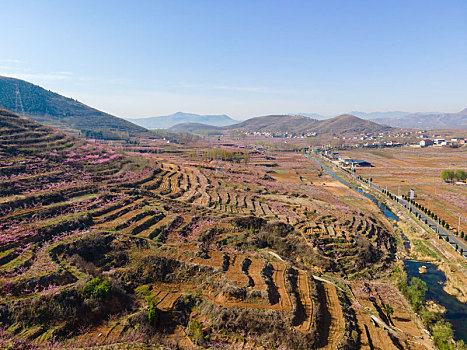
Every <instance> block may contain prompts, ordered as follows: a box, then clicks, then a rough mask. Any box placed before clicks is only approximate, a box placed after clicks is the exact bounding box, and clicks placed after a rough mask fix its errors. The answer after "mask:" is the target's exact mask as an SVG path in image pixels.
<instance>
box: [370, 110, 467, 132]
mask: <svg viewBox="0 0 467 350" xmlns="http://www.w3.org/2000/svg"><path fill="white" fill-rule="evenodd" d="M374 121H375V122H377V123H380V124H387V125H391V126H394V127H399V128H407V129H427V130H433V129H467V108H465V109H463V110H462V111H460V112H458V113H414V114H409V115H405V116H400V117H395V118H379V119H374Z"/></svg>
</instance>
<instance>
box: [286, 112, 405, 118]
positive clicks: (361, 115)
mask: <svg viewBox="0 0 467 350" xmlns="http://www.w3.org/2000/svg"><path fill="white" fill-rule="evenodd" d="M344 114H350V115H354V116H356V117H359V118H362V119H369V120H373V119H378V118H396V117H402V116H405V115H407V114H409V112H401V111H392V112H370V113H366V112H358V111H352V112H349V113H344ZM292 115H303V116H305V117H309V118H312V119H318V120H322V119H329V118H332V117H336V115H322V114H318V113H299V114H292ZM339 115H342V114H339Z"/></svg>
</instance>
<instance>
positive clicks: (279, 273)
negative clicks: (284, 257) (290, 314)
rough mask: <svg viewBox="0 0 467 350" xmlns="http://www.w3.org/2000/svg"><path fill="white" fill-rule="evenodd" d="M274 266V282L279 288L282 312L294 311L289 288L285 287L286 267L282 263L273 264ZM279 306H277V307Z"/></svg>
mask: <svg viewBox="0 0 467 350" xmlns="http://www.w3.org/2000/svg"><path fill="white" fill-rule="evenodd" d="M272 265H273V266H274V273H273V275H272V280H273V282H274V284H275V285H276V287H277V291H278V292H279V295H280V299H279V306H280V310H282V311H289V310H292V302H291V301H290V295H289V293H288V292H287V288H286V286H285V269H286V267H287V266H286V265H285V263H282V262H273V263H272ZM276 306H277V305H276Z"/></svg>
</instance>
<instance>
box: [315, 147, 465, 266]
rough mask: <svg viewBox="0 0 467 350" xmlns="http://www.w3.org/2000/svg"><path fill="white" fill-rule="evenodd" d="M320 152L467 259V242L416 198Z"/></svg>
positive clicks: (322, 156)
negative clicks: (415, 219)
mask: <svg viewBox="0 0 467 350" xmlns="http://www.w3.org/2000/svg"><path fill="white" fill-rule="evenodd" d="M318 154H319V156H320V157H321V158H322V159H325V160H326V161H328V162H330V163H331V164H333V165H334V166H336V167H337V168H339V169H340V170H342V171H345V172H346V173H347V174H349V175H350V176H352V177H353V178H354V179H356V180H357V181H359V182H361V183H364V184H366V185H368V186H370V187H371V188H372V189H374V190H376V191H378V192H380V193H381V194H383V195H385V196H386V197H387V198H388V199H389V200H391V201H393V202H394V203H398V204H399V205H401V206H402V207H404V208H405V209H406V210H408V211H409V213H411V214H413V215H415V217H416V218H417V219H419V220H420V221H421V222H422V223H424V224H426V225H427V226H428V227H429V228H430V229H431V230H432V231H433V232H434V233H435V234H437V235H438V236H439V238H440V239H444V240H445V241H446V242H448V243H449V244H450V245H451V246H452V247H453V248H454V249H455V250H456V251H458V252H459V253H460V254H461V255H462V256H464V258H466V259H467V244H466V243H465V242H464V241H463V240H462V239H460V238H459V237H457V236H456V234H454V233H453V232H451V231H450V230H449V229H447V228H446V227H444V226H443V225H442V220H441V219H440V218H437V217H436V216H435V218H437V219H438V220H439V222H438V221H435V219H434V218H433V217H431V216H430V215H428V214H427V213H425V212H424V211H423V210H422V209H421V208H417V204H416V202H415V201H414V200H410V199H409V198H407V199H405V198H403V196H399V197H398V196H397V195H395V194H393V193H391V192H390V191H387V190H386V189H384V188H381V187H379V186H378V185H376V184H374V183H373V182H372V181H370V180H367V179H365V178H363V177H361V176H359V175H357V174H355V173H354V172H351V171H349V170H348V169H345V168H343V167H341V166H340V165H338V164H335V163H334V162H332V161H330V160H329V159H328V158H326V157H325V156H324V155H322V154H320V153H318ZM451 171H452V170H451ZM452 172H453V173H454V175H456V174H457V172H454V171H452ZM461 172H463V171H461ZM445 225H446V224H445ZM447 226H449V225H447ZM457 234H460V233H459V232H457Z"/></svg>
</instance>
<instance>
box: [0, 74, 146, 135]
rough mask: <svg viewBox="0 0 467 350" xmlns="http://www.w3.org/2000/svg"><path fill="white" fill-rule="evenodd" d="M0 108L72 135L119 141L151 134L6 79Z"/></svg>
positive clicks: (1, 79)
mask: <svg viewBox="0 0 467 350" xmlns="http://www.w3.org/2000/svg"><path fill="white" fill-rule="evenodd" d="M17 91H18V92H19V94H17ZM21 105H22V108H21ZM0 108H4V109H7V110H10V111H14V112H16V113H18V114H23V111H24V115H25V116H26V117H29V118H31V119H33V120H36V121H38V122H40V123H43V124H46V125H49V126H52V127H56V128H60V129H62V130H65V131H68V132H72V133H79V132H81V133H85V134H88V135H90V136H93V135H95V136H102V137H104V138H117V139H118V138H126V137H128V136H143V135H149V134H150V132H149V131H148V130H147V129H145V128H143V127H141V126H139V125H135V124H133V123H131V122H129V121H127V120H124V119H121V118H118V117H115V116H113V115H110V114H108V113H104V112H101V111H99V110H97V109H95V108H92V107H89V106H86V105H85V104H83V103H81V102H78V101H77V100H75V99H72V98H68V97H64V96H62V95H59V94H57V93H55V92H52V91H50V90H46V89H44V88H42V87H40V86H37V85H34V84H31V83H29V82H26V81H24V80H19V79H14V78H8V77H3V76H0Z"/></svg>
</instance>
